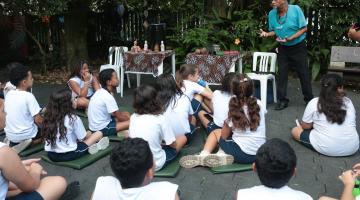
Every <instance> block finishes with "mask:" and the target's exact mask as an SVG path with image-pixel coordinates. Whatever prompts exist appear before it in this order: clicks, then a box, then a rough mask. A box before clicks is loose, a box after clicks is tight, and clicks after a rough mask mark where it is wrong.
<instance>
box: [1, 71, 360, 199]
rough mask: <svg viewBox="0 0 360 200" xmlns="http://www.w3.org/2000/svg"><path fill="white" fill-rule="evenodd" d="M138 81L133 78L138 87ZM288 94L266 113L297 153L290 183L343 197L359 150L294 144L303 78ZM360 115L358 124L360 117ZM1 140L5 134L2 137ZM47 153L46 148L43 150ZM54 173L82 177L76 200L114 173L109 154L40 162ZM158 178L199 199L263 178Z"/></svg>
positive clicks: (44, 93) (187, 172) (127, 101)
mask: <svg viewBox="0 0 360 200" xmlns="http://www.w3.org/2000/svg"><path fill="white" fill-rule="evenodd" d="M149 81H152V78H151V77H150V78H148V77H146V78H144V79H142V82H145V83H146V82H149ZM134 83H135V82H134V81H133V82H132V86H133V88H132V89H134V87H135V84H134ZM63 87H64V86H63V85H43V84H36V82H35V86H34V90H33V91H34V94H35V96H36V97H37V99H38V101H39V103H40V104H42V105H44V104H46V102H47V99H48V95H49V94H50V93H51V92H52V91H55V90H57V89H60V88H63ZM132 89H128V88H127V86H126V87H125V96H124V98H120V97H119V95H117V96H116V99H117V102H118V103H119V104H120V105H127V106H131V101H132ZM313 90H314V94H315V96H318V92H319V89H318V82H315V83H314V86H313ZM347 95H348V96H349V97H350V98H351V99H352V101H353V104H354V106H355V108H356V110H358V111H359V109H360V103H359V102H360V96H359V95H358V94H357V93H354V92H353V91H347ZM288 96H289V97H290V104H289V107H288V108H287V109H285V110H283V111H279V112H278V111H274V110H273V108H274V104H269V105H268V107H267V110H268V113H267V115H266V128H267V138H274V137H278V138H282V139H283V140H285V141H287V142H289V143H290V145H291V146H292V147H293V148H294V150H295V152H296V153H297V157H298V166H297V175H296V176H295V177H293V178H292V179H291V181H290V183H289V186H290V187H292V188H294V189H298V190H302V191H304V192H306V193H308V194H310V195H311V196H312V197H313V198H317V197H318V196H320V195H324V194H326V195H330V196H334V197H339V196H340V194H341V190H342V184H341V182H340V181H339V180H338V178H337V176H338V175H339V173H340V172H341V171H342V170H346V169H349V168H351V166H353V165H354V164H355V163H357V162H360V154H359V153H357V154H356V155H354V156H351V157H345V158H330V157H326V156H322V155H319V154H318V153H316V152H314V151H311V150H309V149H307V148H305V147H303V146H302V145H301V144H299V143H297V142H295V141H294V140H293V139H292V138H291V135H290V131H291V128H292V127H294V126H295V122H294V120H295V119H296V118H299V119H301V117H302V114H303V112H304V109H305V105H304V102H303V100H302V95H301V90H300V84H299V81H298V80H289V89H288ZM357 116H359V115H357ZM359 120H360V117H357V123H359V122H360V121H359ZM0 139H2V137H0ZM202 145H203V140H202V139H201V137H200V135H197V136H196V137H195V140H194V141H193V143H192V144H191V146H190V147H189V148H188V151H189V153H197V152H199V151H200V150H201V148H202ZM42 153H44V152H42ZM42 153H37V154H35V155H32V156H30V157H37V156H39V155H41V154H42ZM41 164H42V165H43V166H44V167H45V169H46V170H47V171H48V173H49V174H50V175H62V176H64V177H66V178H67V180H68V181H69V182H70V181H73V180H79V181H80V183H81V194H80V195H79V196H78V197H77V198H76V200H83V199H89V198H90V195H91V193H92V190H93V188H94V186H95V182H96V179H97V177H98V176H106V175H112V172H111V169H110V165H109V156H107V157H105V158H102V159H100V160H99V161H97V162H96V163H94V164H92V165H91V166H89V167H86V168H84V169H82V170H73V169H69V168H65V167H57V166H52V165H50V164H48V163H45V162H41ZM154 181H170V182H173V183H176V184H178V185H179V188H180V191H181V197H182V199H186V200H200V199H209V200H216V199H225V200H228V199H229V200H230V199H233V195H234V194H235V193H236V191H237V190H238V189H241V188H247V187H252V186H254V185H259V184H260V182H259V179H258V177H257V175H256V173H254V172H252V171H248V172H241V173H228V174H217V175H214V174H212V173H211V172H210V171H209V169H206V168H202V167H198V168H194V169H181V170H180V172H179V174H178V175H177V177H176V178H154Z"/></svg>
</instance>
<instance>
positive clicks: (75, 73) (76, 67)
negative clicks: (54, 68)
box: [69, 60, 89, 79]
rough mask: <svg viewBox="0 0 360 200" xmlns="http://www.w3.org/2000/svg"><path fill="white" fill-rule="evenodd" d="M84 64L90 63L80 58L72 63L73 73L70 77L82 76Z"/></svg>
mask: <svg viewBox="0 0 360 200" xmlns="http://www.w3.org/2000/svg"><path fill="white" fill-rule="evenodd" d="M84 64H87V65H89V62H88V61H86V60H80V61H78V62H75V63H74V64H73V65H72V66H73V68H72V71H71V74H70V76H69V79H71V78H72V77H75V76H77V77H79V78H82V77H81V74H80V72H81V69H82V68H83V66H84Z"/></svg>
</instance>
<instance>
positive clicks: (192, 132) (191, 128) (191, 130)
mask: <svg viewBox="0 0 360 200" xmlns="http://www.w3.org/2000/svg"><path fill="white" fill-rule="evenodd" d="M189 124H190V133H185V137H186V139H187V141H186V144H189V143H190V141H191V140H192V139H193V138H194V133H195V130H196V129H195V126H194V125H192V124H191V123H189Z"/></svg>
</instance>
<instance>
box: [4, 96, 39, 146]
mask: <svg viewBox="0 0 360 200" xmlns="http://www.w3.org/2000/svg"><path fill="white" fill-rule="evenodd" d="M40 109H41V108H40V106H39V104H38V102H37V101H36V99H35V96H34V95H33V94H32V93H30V92H26V91H20V90H11V91H10V92H8V93H7V95H6V98H5V104H4V110H5V113H6V120H5V128H4V130H5V133H6V137H7V138H8V139H9V140H10V141H12V142H21V141H23V140H27V139H30V138H33V137H35V136H36V134H37V132H38V127H37V126H36V124H35V121H34V116H35V115H37V114H38V113H39V112H40Z"/></svg>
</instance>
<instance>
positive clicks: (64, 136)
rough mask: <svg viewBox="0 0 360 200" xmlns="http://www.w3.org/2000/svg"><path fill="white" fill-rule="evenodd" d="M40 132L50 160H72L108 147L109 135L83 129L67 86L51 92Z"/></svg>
mask: <svg viewBox="0 0 360 200" xmlns="http://www.w3.org/2000/svg"><path fill="white" fill-rule="evenodd" d="M41 131H42V138H43V140H44V141H45V151H47V153H48V156H49V158H50V159H51V160H52V161H69V160H74V159H76V158H79V157H81V156H83V155H85V154H87V153H90V154H95V153H96V152H97V151H99V150H103V149H105V148H107V147H108V146H109V138H107V137H103V134H102V133H101V132H100V131H97V132H95V133H93V134H91V133H90V132H86V130H85V128H84V125H83V123H82V121H81V119H80V117H78V116H77V115H76V114H75V113H74V109H73V106H72V101H71V92H70V91H69V90H68V89H63V90H60V91H57V92H54V93H52V94H51V95H50V99H49V103H48V104H47V106H46V110H45V113H44V121H43V125H42V129H41Z"/></svg>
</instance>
